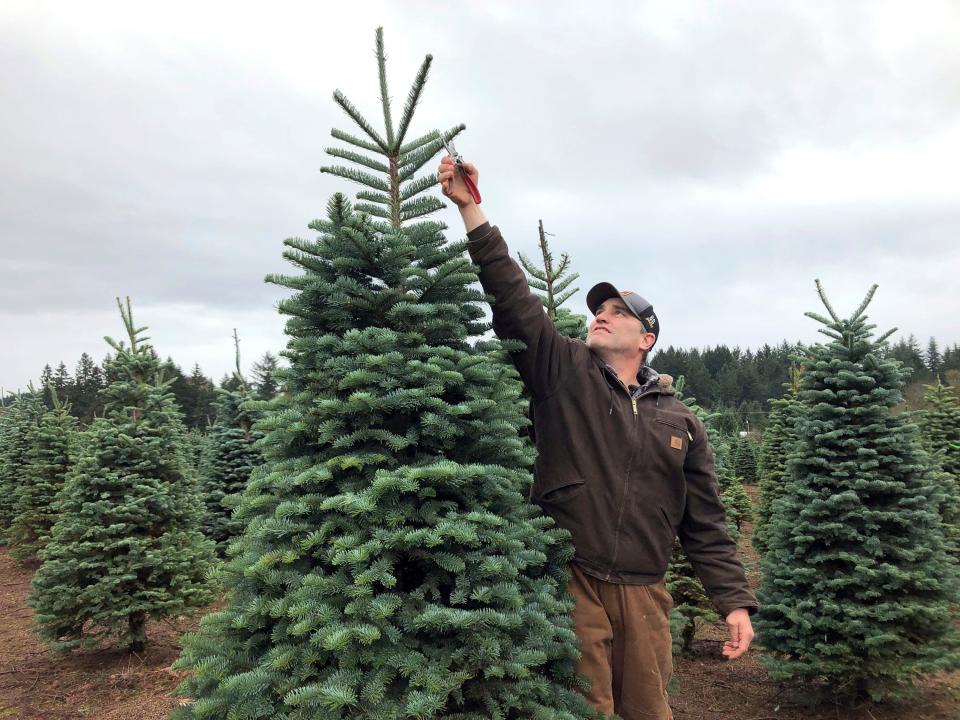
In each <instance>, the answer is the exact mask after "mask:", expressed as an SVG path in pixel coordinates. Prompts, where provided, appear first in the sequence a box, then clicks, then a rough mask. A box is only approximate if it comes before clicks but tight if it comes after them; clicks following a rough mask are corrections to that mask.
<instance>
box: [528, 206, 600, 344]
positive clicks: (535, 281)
mask: <svg viewBox="0 0 960 720" xmlns="http://www.w3.org/2000/svg"><path fill="white" fill-rule="evenodd" d="M539 231H540V253H541V255H542V256H543V264H542V265H539V266H538V264H537V263H534V262H532V261H531V260H529V259H527V258H526V257H524V255H523V253H519V257H520V264H521V265H522V266H523V269H524V270H526V271H527V275H529V277H528V278H527V283H528V284H529V285H530V287H531V288H533V291H534V294H535V295H537V296H538V297H539V298H540V301H541V302H542V303H543V306H544V308H546V311H547V315H549V316H550V319H551V320H553V324H554V325H556V327H557V330H558V331H559V332H560V334H561V335H566V336H567V337H572V338H578V339H580V340H586V339H587V319H586V317H584V316H583V315H579V314H577V313H573V312H570V310H569V309H568V308H562V307H560V306H561V305H563V303H565V302H566V301H567V300H569V299H570V298H571V297H572V296H573V295H574V293H576V292H577V291H578V290H579V289H580V288H576V287H574V288H571V287H570V285H571V284H572V283H573V282H574V280H576V279H577V278H578V277H580V275H579V274H577V273H573V274H570V275H568V274H567V272H568V270H569V267H570V256H569V255H567V253H563V254H562V255H561V256H560V264H559V265H558V266H556V267H554V261H553V253H551V252H550V245H549V243H548V242H547V235H548V234H549V233H547V232H546V231H544V229H543V220H540V221H539ZM564 276H566V277H564Z"/></svg>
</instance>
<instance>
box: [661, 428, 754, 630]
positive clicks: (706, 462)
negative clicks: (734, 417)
mask: <svg viewBox="0 0 960 720" xmlns="http://www.w3.org/2000/svg"><path fill="white" fill-rule="evenodd" d="M683 471H684V475H685V476H686V481H687V502H686V508H685V510H684V514H683V520H682V521H681V523H680V527H679V528H678V531H677V534H678V536H679V537H680V543H681V544H682V545H683V549H684V551H685V552H686V553H687V557H688V558H690V562H691V564H692V565H693V569H694V571H695V572H696V573H697V577H699V578H700V582H702V583H703V586H704V588H705V589H706V591H707V594H708V595H709V596H710V599H711V600H712V601H713V604H714V605H715V606H716V608H717V610H718V612H720V614H721V615H722V616H724V617H726V616H727V614H728V613H729V612H730V611H731V610H736V609H737V608H747V610H749V612H750V614H751V615H752V614H753V613H754V612H756V610H757V607H758V605H757V599H756V597H755V596H754V594H753V592H751V590H750V586H749V584H748V583H747V577H746V574H745V573H744V570H743V565H742V564H741V563H740V560H739V559H737V545H736V543H735V542H734V541H733V539H732V538H731V537H730V534H729V533H728V532H727V527H726V523H725V522H724V509H723V504H722V503H721V502H720V487H719V484H718V483H717V474H716V471H715V469H714V462H713V450H711V448H710V444H709V443H708V442H707V433H706V429H705V428H704V427H703V423H701V422H699V421H698V422H697V436H696V437H695V438H694V441H693V442H691V443H690V447H689V449H688V451H687V457H686V460H685V462H684V465H683Z"/></svg>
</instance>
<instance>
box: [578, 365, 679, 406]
mask: <svg viewBox="0 0 960 720" xmlns="http://www.w3.org/2000/svg"><path fill="white" fill-rule="evenodd" d="M593 359H594V361H595V362H596V363H597V365H598V366H599V367H600V369H601V371H602V372H603V377H604V379H605V380H606V381H607V383H608V384H609V385H611V386H614V387H616V386H621V387H624V388H626V390H627V393H629V395H630V397H634V398H636V397H640V396H641V395H643V394H645V393H648V392H656V393H660V394H664V395H673V377H672V376H670V375H667V374H666V373H663V374H661V373H658V372H657V371H656V370H654V369H653V368H652V367H650V366H649V365H647V364H646V363H644V365H643V366H642V367H641V368H640V372H638V373H637V377H636V380H635V382H634V383H629V384H626V383H624V382H623V381H622V380H621V379H620V376H619V375H617V372H616V370H614V369H613V368H612V367H611V366H610V365H609V364H607V363H606V362H604V361H603V360H602V359H600V357H598V356H597V355H594V356H593Z"/></svg>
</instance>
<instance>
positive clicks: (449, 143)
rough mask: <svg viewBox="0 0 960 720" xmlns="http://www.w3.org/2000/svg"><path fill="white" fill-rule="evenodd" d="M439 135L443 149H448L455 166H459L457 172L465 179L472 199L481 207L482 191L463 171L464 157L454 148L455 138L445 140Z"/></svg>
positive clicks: (464, 181)
mask: <svg viewBox="0 0 960 720" xmlns="http://www.w3.org/2000/svg"><path fill="white" fill-rule="evenodd" d="M437 134H438V135H439V136H440V142H442V143H443V147H444V148H446V151H447V154H448V155H449V156H450V157H452V158H453V164H454V165H456V166H457V171H458V172H459V173H460V177H462V178H463V183H464V184H465V185H466V186H467V190H469V191H470V197H472V198H473V201H474V202H475V203H476V204H477V205H479V204H480V191H479V190H478V189H477V184H476V183H475V182H474V181H473V178H472V177H470V175H469V173H467V171H466V170H464V169H463V156H462V155H461V154H460V153H458V152H457V149H456V148H455V147H454V146H453V138H451V139H450V140H445V139H444V137H443V135H442V134H440V133H437Z"/></svg>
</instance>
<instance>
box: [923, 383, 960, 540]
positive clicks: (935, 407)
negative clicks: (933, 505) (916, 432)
mask: <svg viewBox="0 0 960 720" xmlns="http://www.w3.org/2000/svg"><path fill="white" fill-rule="evenodd" d="M924 400H925V401H926V409H925V410H924V411H923V412H921V413H919V417H918V419H919V424H920V429H921V431H922V437H923V442H924V445H925V446H926V448H927V450H928V451H929V452H930V454H931V455H932V456H933V460H934V462H935V463H937V465H939V466H940V468H941V469H942V470H943V473H942V474H941V475H940V481H939V483H938V485H939V493H938V494H939V496H940V501H939V507H940V517H941V519H942V520H943V526H944V535H945V536H946V539H947V543H948V547H947V550H948V552H950V553H951V554H953V555H954V556H957V553H958V552H960V398H958V397H957V394H956V393H955V392H954V391H953V390H952V389H951V388H949V387H947V386H945V385H943V383H941V382H940V381H939V380H937V382H936V384H935V385H927V386H926V392H925V393H924Z"/></svg>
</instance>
